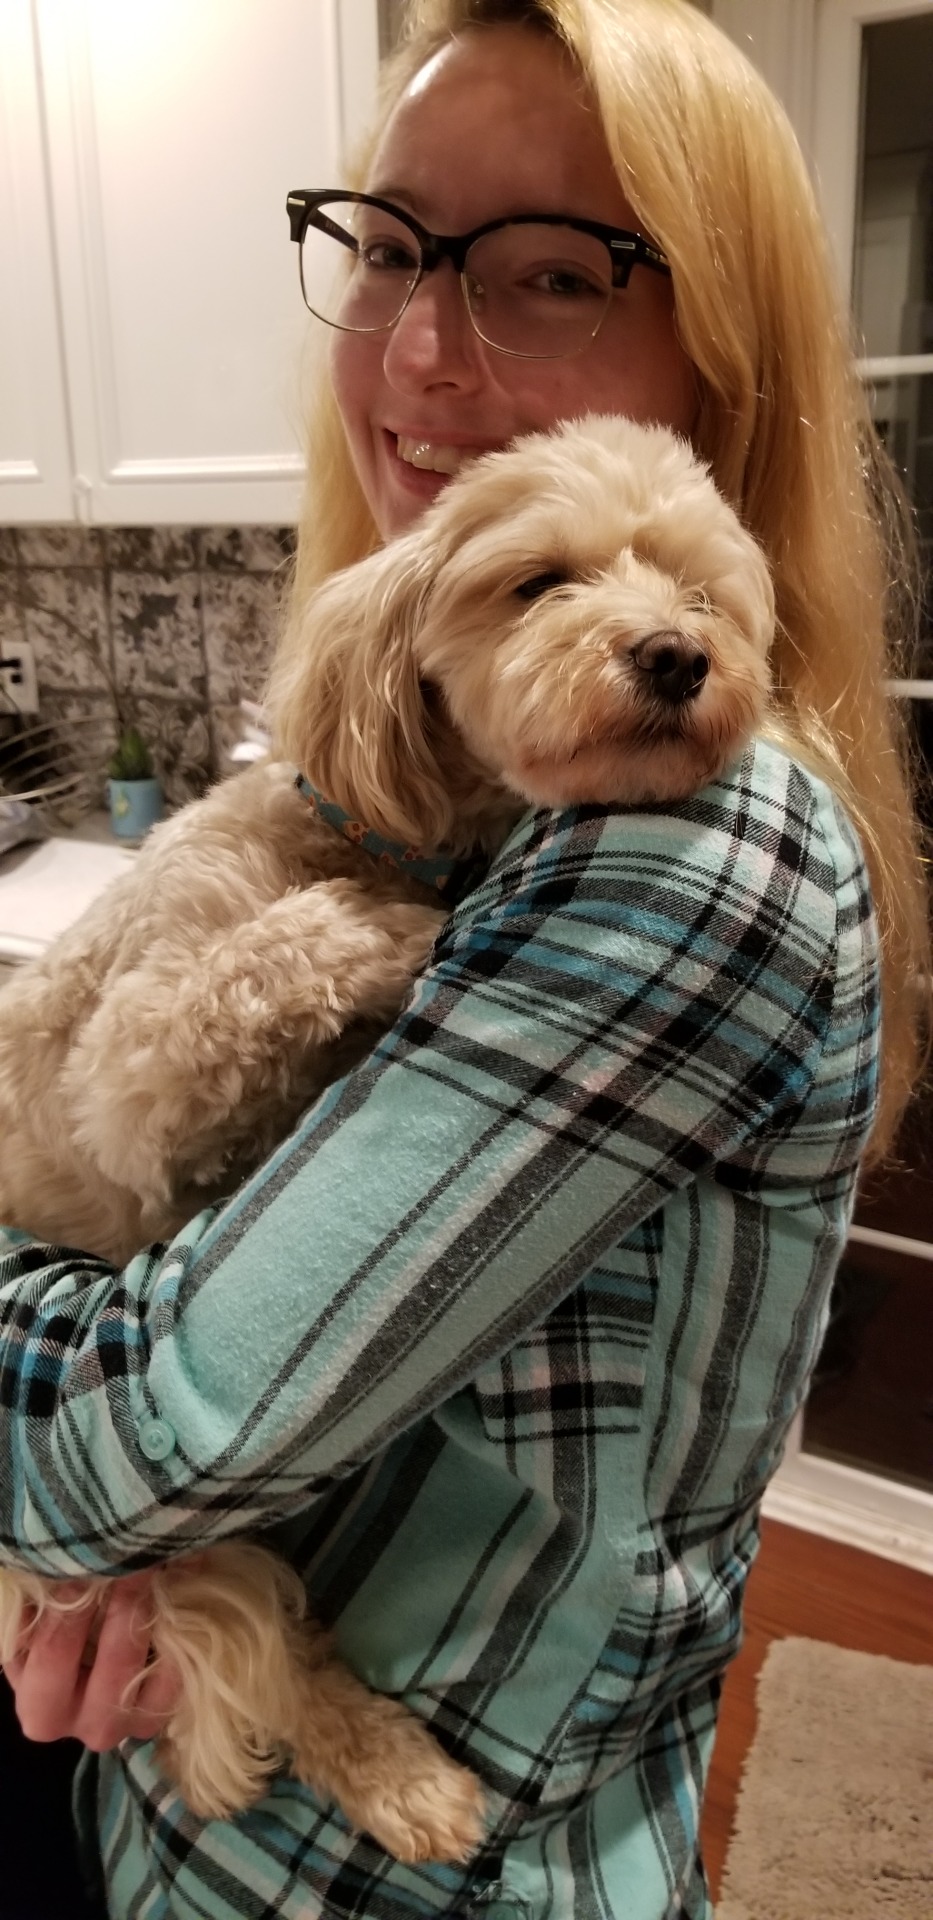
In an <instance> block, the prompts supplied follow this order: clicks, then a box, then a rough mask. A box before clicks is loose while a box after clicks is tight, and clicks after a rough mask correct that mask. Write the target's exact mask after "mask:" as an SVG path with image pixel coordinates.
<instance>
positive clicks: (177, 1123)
mask: <svg viewBox="0 0 933 1920" xmlns="http://www.w3.org/2000/svg"><path fill="white" fill-rule="evenodd" d="M444 917H445V916H444V914H443V913H441V912H439V911H438V910H437V909H436V908H433V907H425V906H420V905H418V904H417V903H414V902H409V901H398V900H391V899H388V900H383V899H375V898H374V897H373V895H372V894H371V893H368V892H367V891H366V890H365V889H364V888H363V887H360V886H359V885H358V884H357V883H355V882H354V881H351V880H347V879H344V878H340V879H334V880H328V881H322V882H319V883H318V884H317V885H315V886H313V887H309V888H308V889H306V890H304V891H300V892H294V893H291V894H287V895H286V896H285V897H284V898H282V899H278V900H275V901H273V902H272V903H271V904H270V905H269V906H268V907H267V908H266V910H265V911H264V912H263V913H262V914H261V915H259V916H258V917H257V918H255V919H253V920H250V921H248V922H247V923H245V924H243V925H241V926H239V927H236V928H232V929H230V930H229V931H227V932H225V933H224V934H223V935H221V936H219V937H217V938H215V939H214V940H213V941H212V942H211V944H210V945H209V946H207V947H206V948H205V949H204V951H203V952H202V953H201V954H200V955H199V956H196V957H194V958H193V957H192V956H191V955H190V954H186V955H184V956H183V957H182V958H177V957H176V956H174V955H173V954H172V952H171V949H170V947H169V946H168V945H162V946H160V948H159V949H158V950H157V951H155V952H154V953H153V954H152V955H151V956H150V957H149V958H147V960H146V961H145V962H144V963H143V964H142V965H140V966H139V967H136V968H134V969H133V971H132V972H130V973H128V974H126V975H124V976H123V977H122V978H121V979H119V980H117V981H115V982H114V983H113V985H112V986H111V988H110V989H109V991H108V993H107V994H106V996H105V998H104V1000H103V1001H102V1003H101V1005H100V1006H99V1007H98V1009H97V1010H96V1012H95V1013H94V1015H93V1017H92V1018H91V1020H90V1021H89V1022H88V1024H87V1026H86V1028H85V1029H84V1031H83V1032H82V1033H81V1035H80V1036H79V1038H78V1040H77V1041H76V1043H75V1046H74V1048H73V1050H72V1053H71V1056H70V1058H69V1061H68V1065H67V1067H66V1070H65V1079H66V1083H67V1090H68V1097H69V1100H70V1102H71V1107H72V1111H73V1113H74V1116H75V1126H76V1138H77V1140H78V1141H79V1143H80V1145H81V1147H82V1149H83V1150H84V1151H85V1152H86V1153H87V1154H88V1155H89V1156H90V1158H91V1160H92V1161H93V1162H94V1163H95V1164H96V1165H97V1166H98V1167H99V1169H100V1171H101V1172H102V1173H104V1174H106V1175H107V1177H108V1178H109V1179H111V1180H113V1181H115V1182H117V1183H118V1184H119V1185H122V1186H124V1187H129V1188H130V1189H131V1190H132V1191H133V1192H135V1193H138V1194H139V1195H140V1197H141V1199H142V1200H143V1201H144V1203H146V1205H147V1206H148V1207H149V1208H150V1209H151V1211H152V1212H153V1213H154V1214H155V1213H157V1212H158V1209H159V1208H161V1209H162V1210H163V1211H164V1210H165V1209H166V1208H170V1205H171V1196H172V1193H173V1191H175V1190H177V1189H178V1188H179V1187H180V1186H182V1185H185V1186H188V1185H190V1184H191V1183H193V1182H197V1183H198V1184H201V1185H208V1184H211V1183H216V1182H217V1181H218V1180H220V1179H221V1177H222V1176H223V1173H224V1171H225V1168H226V1167H227V1166H228V1165H229V1164H230V1162H231V1161H235V1160H236V1158H237V1156H238V1154H239V1152H240V1151H241V1150H242V1149H244V1148H246V1147H252V1146H253V1145H254V1143H256V1142H259V1143H260V1144H262V1143H263V1142H264V1143H265V1144H266V1150H267V1151H268V1150H271V1147H272V1146H273V1145H274V1144H275V1143H276V1142H277V1141H278V1140H279V1139H281V1138H282V1137H283V1135H284V1134H285V1133H286V1132H287V1131H288V1128H289V1127H290V1126H291V1125H293V1124H294V1121H295V1118H296V1117H297V1111H300V1110H301V1104H305V1103H306V1102H304V1101H302V1102H300V1104H299V1106H298V1108H297V1110H296V1106H295V1088H296V1086H297V1087H298V1088H299V1089H304V1088H307V1087H308V1085H309V1084H313V1073H312V1072H310V1071H309V1069H310V1068H312V1067H313V1064H314V1058H315V1055H316V1053H319V1052H320V1053H321V1054H322V1060H321V1073H320V1077H319V1081H318V1085H317V1087H316V1088H314V1091H319V1090H320V1087H321V1086H323V1085H324V1084H326V1080H327V1078H328V1077H329V1076H328V1074H327V1072H326V1070H325V1063H326V1054H325V1053H324V1052H323V1050H324V1049H326V1048H327V1046H328V1045H330V1044H332V1043H333V1042H334V1040H335V1039H336V1038H337V1037H338V1036H339V1035H340V1034H341V1033H342V1032H343V1031H344V1030H345V1028H346V1027H347V1026H348V1025H349V1024H350V1023H351V1022H352V1021H354V1020H357V1019H359V1018H361V1017H362V1018H366V1019H372V1018H377V1019H378V1020H379V1021H380V1022H381V1023H383V1024H385V1025H388V1024H389V1023H390V1022H391V1020H392V1019H393V1018H394V1016H395V1014H396V1013H397V1012H398V1009H399V1007H400V1006H401V1004H402V1002H403V1000H404V997H405V994H406V993H407V991H408V989H409V987H410V984H411V980H412V976H413V975H414V974H415V973H416V972H418V970H419V969H420V968H421V967H423V966H424V964H425V962H426V960H427V957H428V955H429V953H430V950H431V947H432V945H433V942H434V940H435V939H436V937H437V932H438V930H439V928H440V926H441V925H442V924H443V921H444ZM308 1097H311V1096H310V1095H309V1096H308Z"/></svg>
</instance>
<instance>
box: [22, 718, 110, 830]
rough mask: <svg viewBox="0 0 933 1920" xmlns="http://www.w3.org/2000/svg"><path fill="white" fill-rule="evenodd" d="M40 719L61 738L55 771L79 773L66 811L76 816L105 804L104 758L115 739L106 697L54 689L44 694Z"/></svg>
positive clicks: (66, 773)
mask: <svg viewBox="0 0 933 1920" xmlns="http://www.w3.org/2000/svg"><path fill="white" fill-rule="evenodd" d="M41 720H42V722H43V724H44V725H46V726H48V727H50V728H51V730H52V737H51V741H50V746H51V749H52V753H53V754H54V739H55V735H57V736H58V738H59V741H60V748H59V752H58V754H57V756H56V758H57V770H58V771H59V772H61V773H63V774H65V775H70V774H72V773H77V774H79V775H80V776H82V784H81V787H80V789H79V790H78V792H77V793H76V794H75V795H74V796H71V797H70V799H69V804H68V808H67V811H68V812H71V811H74V812H75V815H76V817H80V815H81V814H82V813H89V812H94V811H95V810H96V809H97V808H99V807H103V806H105V805H106V780H107V761H108V759H109V757H110V754H111V752H112V751H113V747H114V744H115V741H116V724H115V721H114V715H113V709H112V707H111V704H110V701H109V699H106V698H103V699H102V698H101V696H100V695H99V694H94V693H80V692H71V691H67V690H59V689H57V688H56V689H53V690H52V691H51V692H47V693H43V696H42V713H41Z"/></svg>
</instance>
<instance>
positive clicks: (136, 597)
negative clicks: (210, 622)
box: [110, 573, 207, 704]
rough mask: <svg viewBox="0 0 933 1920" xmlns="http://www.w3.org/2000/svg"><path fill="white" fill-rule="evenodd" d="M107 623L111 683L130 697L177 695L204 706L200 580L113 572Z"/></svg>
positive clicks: (189, 575) (188, 576) (183, 575)
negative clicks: (110, 634) (110, 642)
mask: <svg viewBox="0 0 933 1920" xmlns="http://www.w3.org/2000/svg"><path fill="white" fill-rule="evenodd" d="M110 621H111V628H112V632H113V658H114V668H115V672H116V677H117V683H118V685H119V687H120V688H121V690H127V691H128V692H129V693H130V694H131V696H133V697H134V698H136V697H138V696H139V695H142V694H155V695H157V696H158V697H159V698H160V699H166V698H172V697H177V696H178V695H183V696H184V697H185V698H186V699H189V700H190V699H192V698H193V699H194V700H195V701H196V702H197V703H198V704H202V703H206V700H207V679H206V674H205V667H204V651H203V647H202V643H201V594H200V580H199V577H198V575H197V574H196V573H181V574H176V575H174V576H173V577H172V578H166V577H165V576H164V575H161V574H156V573H115V574H113V575H112V577H111V582H110Z"/></svg>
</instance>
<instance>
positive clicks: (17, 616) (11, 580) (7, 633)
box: [0, 568, 26, 640]
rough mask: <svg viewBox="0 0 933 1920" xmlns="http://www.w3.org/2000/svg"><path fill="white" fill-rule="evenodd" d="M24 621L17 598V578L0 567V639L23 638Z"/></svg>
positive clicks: (24, 630) (24, 635)
mask: <svg viewBox="0 0 933 1920" xmlns="http://www.w3.org/2000/svg"><path fill="white" fill-rule="evenodd" d="M25 637H26V622H25V618H24V616H23V609H22V607H21V605H20V600H19V580H18V578H17V576H16V574H15V573H12V572H11V573H7V572H6V571H5V570H4V569H2V568H0V640H23V639H25Z"/></svg>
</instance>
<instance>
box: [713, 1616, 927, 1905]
mask: <svg viewBox="0 0 933 1920" xmlns="http://www.w3.org/2000/svg"><path fill="white" fill-rule="evenodd" d="M930 1631H931V1645H933V1622H931V1629H930ZM882 1917H884V1920H933V1667H914V1666H907V1665H905V1664H904V1663H903V1662H902V1661H898V1660H887V1659H882V1658H881V1657H878V1656H875V1655H873V1654H867V1653H847V1652H845V1651H844V1650H843V1649H842V1648H839V1647H831V1646H825V1645H823V1644H822V1643H821V1642H820V1641H816V1640H777V1641H774V1642H773V1643H772V1645H771V1647H770V1648H769V1651H768V1654H767V1658H766V1660H765V1663H764V1666H763V1667H762V1670H761V1674H760V1676H759V1680H758V1731H757V1733H756V1735H755V1740H754V1743H753V1746H752V1749H751V1752H750V1754H749V1756H748V1760H747V1762H746V1765H745V1770H744V1773H743V1776H742V1784H741V1787H740V1789H739V1800H738V1808H737V1813H736V1822H735V1830H734V1833H733V1838H732V1843H731V1846H730V1849H729V1855H728V1859H727V1861H726V1869H725V1874H724V1877H723V1885H722V1897H721V1899H720V1901H719V1903H718V1904H717V1907H716V1920H882Z"/></svg>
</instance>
